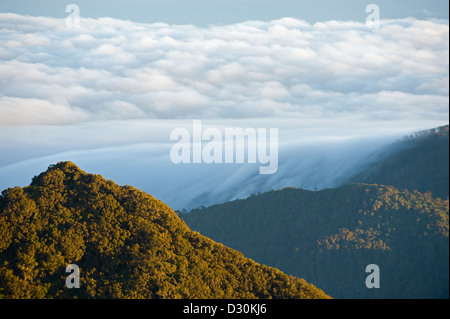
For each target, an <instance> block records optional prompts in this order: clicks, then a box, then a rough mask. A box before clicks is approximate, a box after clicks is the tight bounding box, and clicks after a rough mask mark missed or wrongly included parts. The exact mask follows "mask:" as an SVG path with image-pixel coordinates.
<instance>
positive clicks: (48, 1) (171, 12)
mask: <svg viewBox="0 0 450 319" xmlns="http://www.w3.org/2000/svg"><path fill="white" fill-rule="evenodd" d="M70 3H74V4H77V5H78V6H79V7H80V11H81V15H82V16H83V17H90V18H98V17H112V18H117V19H125V20H131V21H135V22H145V23H152V22H161V21H162V22H166V23H170V24H172V23H174V24H196V25H203V26H204V25H208V24H230V23H237V22H242V21H245V20H265V21H267V20H274V19H279V18H282V17H293V18H296V19H301V20H305V21H308V22H310V23H314V22H317V21H327V20H353V21H365V18H366V16H367V14H366V13H365V8H366V6H367V5H368V4H371V3H374V4H377V5H378V6H379V7H380V12H381V18H383V19H398V18H405V17H415V18H417V19H429V18H438V19H448V12H449V5H448V1H446V0H427V1H424V0H395V1H391V0H378V1H374V0H368V1H362V0H340V1H337V0H321V1H311V0H308V1H304V0H302V1H298V0H276V1H274V0H128V1H107V0H98V1H90V0H78V1H54V0H44V1H35V0H20V1H17V0H2V1H1V2H0V12H14V13H19V14H29V15H33V16H48V17H57V18H63V17H65V15H66V13H65V12H64V9H65V7H66V5H68V4H70Z"/></svg>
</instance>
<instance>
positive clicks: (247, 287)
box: [0, 162, 329, 298]
mask: <svg viewBox="0 0 450 319" xmlns="http://www.w3.org/2000/svg"><path fill="white" fill-rule="evenodd" d="M0 234H2V236H1V237H0V296H1V295H3V297H6V298H74V297H78V298H329V297H328V296H327V295H326V294H325V293H324V292H323V291H321V290H320V289H318V288H316V287H314V286H313V285H311V284H308V283H307V282H306V281H305V280H303V279H299V278H295V277H292V276H287V275H285V274H284V273H282V272H281V271H279V270H277V269H275V268H271V267H267V266H264V265H260V264H258V263H256V262H254V261H252V260H250V259H248V258H245V257H244V256H243V255H242V253H240V252H238V251H235V250H233V249H231V248H228V247H225V246H223V245H222V244H219V243H216V242H214V241H213V240H211V239H209V238H207V237H204V236H202V235H200V234H199V233H197V232H193V231H191V230H190V229H189V228H188V227H187V225H186V224H185V223H184V222H183V221H182V220H181V219H180V218H179V217H178V215H177V214H176V213H175V212H174V211H173V210H172V209H170V208H169V207H168V206H167V205H165V204H164V203H162V202H161V201H159V200H157V199H155V198H153V197H152V196H151V195H149V194H147V193H144V192H142V191H139V190H137V189H135V188H133V187H128V186H125V187H121V186H119V185H117V184H115V183H114V182H112V181H108V180H105V179H104V178H103V177H101V176H100V175H92V174H87V173H85V172H84V171H82V170H81V169H79V168H78V167H77V166H76V165H75V164H74V163H71V162H59V163H57V164H56V165H51V166H50V167H49V168H48V170H47V171H46V172H43V173H41V174H39V175H38V176H36V177H35V178H33V182H32V183H31V184H30V186H27V187H24V188H20V187H16V188H10V189H7V190H5V191H4V192H3V194H2V195H1V196H0ZM69 264H76V265H77V266H79V268H80V269H81V273H80V281H81V284H80V288H79V289H66V288H65V286H64V283H65V278H66V276H67V274H66V273H65V269H66V267H67V265H69Z"/></svg>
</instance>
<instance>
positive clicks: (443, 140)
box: [348, 125, 449, 199]
mask: <svg viewBox="0 0 450 319" xmlns="http://www.w3.org/2000/svg"><path fill="white" fill-rule="evenodd" d="M448 129H449V127H448V125H446V126H442V127H438V128H435V129H431V130H426V131H422V132H418V133H416V134H413V135H411V136H408V137H405V138H404V139H403V140H401V141H399V142H397V143H394V144H393V145H391V146H390V147H389V148H388V149H387V150H386V152H385V153H384V154H383V155H382V157H381V159H380V160H379V161H377V162H375V163H374V164H372V165H371V166H370V167H368V168H367V169H366V170H365V171H363V172H362V173H360V174H358V175H357V176H354V177H352V178H350V180H349V181H348V182H349V183H370V184H375V183H376V184H382V185H393V186H394V187H396V188H399V189H408V190H410V191H412V190H415V189H416V190H418V191H420V192H423V193H424V192H428V191H430V192H432V194H433V196H435V197H440V198H443V199H446V198H447V197H448V194H449V190H448V187H449V133H448Z"/></svg>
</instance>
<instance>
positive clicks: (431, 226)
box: [180, 184, 449, 298]
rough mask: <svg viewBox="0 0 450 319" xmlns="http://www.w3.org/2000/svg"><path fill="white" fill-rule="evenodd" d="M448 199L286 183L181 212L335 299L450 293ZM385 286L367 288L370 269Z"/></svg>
mask: <svg viewBox="0 0 450 319" xmlns="http://www.w3.org/2000/svg"><path fill="white" fill-rule="evenodd" d="M448 211H449V203H448V200H445V201H444V200H442V199H439V198H437V199H436V198H433V197H432V196H431V195H430V193H425V194H422V193H419V192H417V191H414V192H409V191H406V190H405V191H399V190H397V189H395V188H393V187H388V186H378V185H368V184H358V185H349V186H343V187H340V188H336V189H327V190H323V191H316V192H313V191H306V190H301V189H294V188H288V189H283V190H280V191H272V192H268V193H264V194H261V195H257V196H252V197H250V198H247V199H245V200H236V201H232V202H228V203H225V204H222V205H214V206H211V207H208V208H203V209H196V210H193V211H191V212H190V213H188V214H180V215H181V216H182V218H183V219H184V220H185V221H186V223H187V224H188V225H189V226H190V227H191V228H192V229H193V230H197V231H199V232H201V233H202V234H203V235H205V236H208V237H210V238H213V239H214V240H216V241H219V242H221V243H223V244H225V245H227V246H230V247H232V248H234V249H237V250H239V251H241V252H243V253H244V254H245V255H246V256H249V257H250V258H252V259H254V260H256V261H257V262H260V263H263V264H266V265H271V266H274V267H277V268H279V269H281V270H282V271H284V272H286V273H289V274H291V275H302V277H303V278H305V279H306V280H307V281H309V282H313V283H314V284H315V285H318V286H319V287H321V288H322V289H324V290H325V291H326V292H327V293H329V294H330V295H332V296H333V297H336V298H448V296H449V275H448V274H449V243H448ZM369 264H377V265H378V266H379V268H380V278H381V279H380V280H381V287H380V288H378V289H377V288H373V289H368V288H367V287H366V285H365V280H366V277H367V276H368V274H367V273H365V269H366V266H367V265H369Z"/></svg>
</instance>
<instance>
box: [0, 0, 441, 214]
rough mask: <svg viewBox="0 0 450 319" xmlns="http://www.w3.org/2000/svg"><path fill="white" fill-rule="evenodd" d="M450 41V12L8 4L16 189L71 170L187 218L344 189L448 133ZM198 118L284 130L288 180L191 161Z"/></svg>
mask: <svg viewBox="0 0 450 319" xmlns="http://www.w3.org/2000/svg"><path fill="white" fill-rule="evenodd" d="M70 3H74V4H76V5H77V6H78V7H79V9H80V21H79V27H78V28H74V27H71V25H70V24H69V25H68V24H66V22H67V17H68V16H69V15H70V12H69V13H68V12H66V10H65V9H66V5H67V4H70ZM370 3H375V4H376V5H377V6H378V8H379V15H380V19H381V20H380V25H379V27H378V28H373V27H370V26H369V25H368V24H366V18H367V17H368V16H369V14H370V12H366V6H367V5H368V4H370ZM70 21H72V20H70ZM70 21H69V22H70ZM448 37H449V35H448V1H377V2H375V1H373V2H366V1H355V0H353V1H350V0H347V1H268V0H261V1H252V0H246V1H229V0H227V1H214V0H209V1H206V0H202V1H198V0H197V1H196V0H192V1H185V0H183V1H174V0H172V1H170V0H169V1H136V0H135V1H115V2H113V4H111V3H109V2H106V1H95V2H93V1H76V2H69V1H58V2H56V1H8V0H7V1H2V2H1V3H0V155H1V156H0V189H4V188H7V187H13V186H16V185H18V186H25V185H27V184H29V182H30V180H31V177H32V176H33V175H36V174H38V173H40V172H41V171H44V170H45V169H46V168H47V167H48V165H50V164H53V163H55V162H57V161H60V160H71V161H73V162H75V163H76V164H78V165H79V166H80V167H81V168H82V169H84V170H86V171H89V172H92V173H99V174H100V173H101V174H102V175H103V176H105V177H106V178H108V179H113V180H115V181H117V182H118V183H121V184H129V185H134V186H137V187H140V188H141V189H143V190H145V191H148V192H150V193H152V194H154V195H156V196H158V198H160V199H162V200H163V201H166V202H168V203H169V204H171V205H173V206H176V208H182V207H186V205H188V204H189V205H194V204H199V205H200V204H204V203H209V204H210V203H213V202H214V201H217V200H219V197H220V200H228V199H230V198H232V197H237V196H245V195H248V194H250V193H252V192H257V191H259V190H268V189H271V188H281V187H285V186H298V187H305V188H310V189H314V188H317V187H318V188H323V187H329V186H333V185H335V184H336V183H337V182H338V181H339V180H341V179H342V178H344V177H345V175H346V174H348V173H349V172H351V171H352V170H354V169H355V167H357V166H360V165H362V164H361V163H362V162H363V161H364V160H366V161H367V159H369V158H373V154H374V152H375V153H376V152H377V150H378V149H379V148H380V147H382V146H383V145H387V144H389V143H391V142H393V141H394V140H396V139H397V138H399V137H401V136H403V135H405V134H410V133H412V132H415V131H418V130H422V129H427V128H433V127H436V126H440V125H445V124H448V117H449V115H448V104H449V98H448V87H449V71H448V70H449V67H448V58H449V41H448ZM193 120H202V121H203V123H204V124H205V125H207V126H208V125H209V126H211V127H217V128H221V129H223V128H225V127H236V126H239V127H243V128H247V127H253V128H273V127H275V128H277V129H278V130H279V143H280V154H279V156H280V158H279V162H280V169H279V170H278V172H277V173H276V174H274V175H273V176H265V177H262V176H257V174H256V175H255V172H256V171H257V168H258V166H257V165H251V164H246V165H214V164H212V165H197V166H196V165H175V164H174V163H172V162H171V161H170V158H169V152H170V148H171V145H172V144H173V142H172V141H170V139H169V136H170V132H171V131H172V130H173V129H174V128H177V127H185V128H188V129H189V128H192V123H193ZM186 189H189V191H186ZM180 194H183V195H180ZM223 194H226V196H224V195H223Z"/></svg>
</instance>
